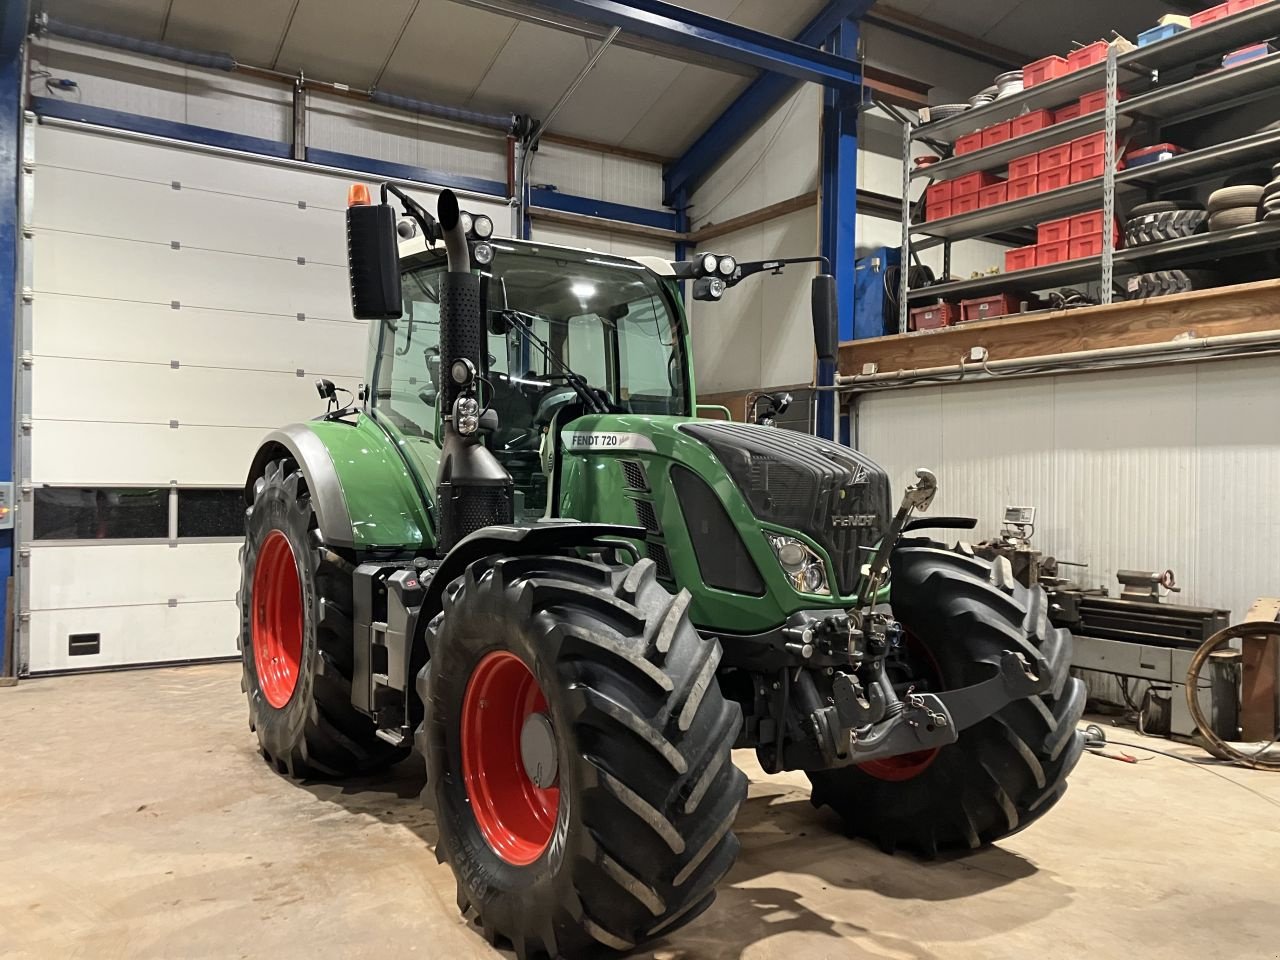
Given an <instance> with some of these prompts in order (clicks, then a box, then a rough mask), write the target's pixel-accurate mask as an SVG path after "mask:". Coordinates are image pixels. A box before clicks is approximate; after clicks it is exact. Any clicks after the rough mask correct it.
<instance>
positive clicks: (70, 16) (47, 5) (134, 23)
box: [32, 0, 169, 40]
mask: <svg viewBox="0 0 1280 960" xmlns="http://www.w3.org/2000/svg"><path fill="white" fill-rule="evenodd" d="M32 7H33V8H35V9H38V10H44V11H45V12H46V13H48V14H49V16H50V17H52V18H53V19H55V20H65V21H67V22H68V23H75V24H80V25H82V26H86V27H97V28H99V29H101V30H109V31H111V32H112V33H123V34H125V35H126V36H131V37H139V38H141V39H143V40H159V39H160V31H161V30H162V29H163V27H164V17H165V11H166V10H167V9H168V7H169V0H44V2H43V3H40V4H32Z"/></svg>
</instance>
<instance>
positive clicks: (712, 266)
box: [702, 253, 720, 274]
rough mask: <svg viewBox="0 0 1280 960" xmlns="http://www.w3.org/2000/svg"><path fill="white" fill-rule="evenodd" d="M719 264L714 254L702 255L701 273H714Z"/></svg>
mask: <svg viewBox="0 0 1280 960" xmlns="http://www.w3.org/2000/svg"><path fill="white" fill-rule="evenodd" d="M719 262H720V261H719V260H717V259H716V255H715V254H714V253H704V254H703V255H702V272H703V273H707V274H711V273H715V272H716V266H717V265H718V264H719Z"/></svg>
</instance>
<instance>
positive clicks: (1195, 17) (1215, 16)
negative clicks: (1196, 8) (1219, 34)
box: [1191, 3, 1231, 29]
mask: <svg viewBox="0 0 1280 960" xmlns="http://www.w3.org/2000/svg"><path fill="white" fill-rule="evenodd" d="M1230 15H1231V9H1230V5H1229V4H1226V3H1220V4H1218V5H1217V6H1216V7H1210V8H1209V9H1208V10H1201V11H1200V12H1199V13H1193V14H1192V15H1191V26H1192V28H1193V29H1194V28H1195V27H1203V26H1205V25H1206V24H1210V23H1213V22H1214V21H1215V20H1221V19H1222V18H1223V17H1229V16H1230Z"/></svg>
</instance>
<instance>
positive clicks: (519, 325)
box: [498, 309, 609, 413]
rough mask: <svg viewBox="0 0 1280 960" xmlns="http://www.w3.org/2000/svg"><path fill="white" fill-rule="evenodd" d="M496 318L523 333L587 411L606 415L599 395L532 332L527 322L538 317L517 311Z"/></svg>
mask: <svg viewBox="0 0 1280 960" xmlns="http://www.w3.org/2000/svg"><path fill="white" fill-rule="evenodd" d="M498 316H500V317H502V319H504V320H506V321H507V322H508V323H509V324H511V325H512V326H513V327H515V328H516V329H517V330H519V331H520V332H521V333H523V334H524V335H525V336H526V337H528V338H529V340H530V341H531V342H532V343H533V344H534V346H536V347H537V348H538V349H539V350H541V351H542V356H543V357H544V358H545V359H546V361H547V363H549V364H551V365H553V366H554V367H555V368H556V369H557V370H558V371H559V372H560V373H561V374H563V375H564V378H565V381H566V382H567V383H568V384H569V386H570V387H572V388H573V392H574V393H576V394H577V395H578V396H579V398H581V400H582V402H583V403H584V404H586V406H587V409H588V410H590V411H591V412H592V413H608V412H609V408H608V406H607V405H606V404H605V402H604V401H603V400H602V399H601V398H600V396H599V394H598V393H597V392H596V391H595V390H594V389H593V388H592V387H591V385H590V384H589V383H587V381H586V380H585V379H584V378H583V377H582V376H581V375H580V374H578V373H575V372H574V370H573V368H572V367H570V366H569V365H568V364H567V363H565V362H564V361H563V360H561V359H560V358H559V357H557V356H556V355H555V354H554V353H552V352H551V348H550V347H549V346H547V344H546V342H545V341H544V340H543V339H542V338H541V337H539V336H538V335H537V334H536V333H534V332H533V325H532V324H531V323H530V322H529V321H531V320H537V319H538V317H535V316H533V315H532V314H529V313H522V312H520V311H519V310H510V309H508V310H500V311H498Z"/></svg>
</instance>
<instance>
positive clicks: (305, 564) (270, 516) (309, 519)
mask: <svg viewBox="0 0 1280 960" xmlns="http://www.w3.org/2000/svg"><path fill="white" fill-rule="evenodd" d="M237 599H238V601H239V606H240V638H239V645H240V656H241V660H242V662H243V665H244V674H243V679H242V680H241V683H240V688H241V689H242V690H243V691H244V692H245V694H246V696H247V697H248V698H249V729H250V730H253V731H255V732H256V733H257V734H258V743H259V745H260V746H261V747H262V755H263V756H264V757H265V758H266V759H267V762H268V763H270V764H271V765H272V766H274V767H275V768H276V770H278V771H279V772H280V773H283V774H287V775H289V776H291V777H298V778H314V779H336V778H341V777H348V776H354V775H357V774H363V773H371V772H373V771H375V770H378V769H380V768H382V767H385V766H388V765H390V764H392V763H395V762H396V761H397V760H400V759H403V758H404V757H405V756H407V755H408V752H409V747H408V746H393V745H392V744H390V743H388V742H386V741H385V740H381V739H379V738H378V736H377V735H376V733H375V728H374V724H373V721H372V720H370V719H369V718H368V717H366V716H364V715H363V714H361V713H359V712H357V711H356V709H355V708H354V707H353V706H352V705H351V669H352V657H353V653H354V651H353V648H352V635H351V630H352V628H351V572H350V569H348V568H347V567H345V566H344V565H343V561H341V560H340V559H339V558H338V557H337V556H336V555H335V554H333V553H332V552H331V551H329V550H327V549H326V548H325V547H324V545H323V544H321V542H320V539H319V531H318V527H317V523H316V514H315V510H314V509H313V508H312V506H311V497H310V496H309V494H308V492H307V488H306V480H305V479H304V478H303V476H302V471H301V470H299V469H298V467H297V466H296V465H295V464H294V463H293V462H292V461H291V460H284V461H279V460H277V461H272V462H271V463H268V464H267V467H266V470H265V472H264V473H263V475H262V477H260V478H259V479H258V481H257V483H256V484H255V485H254V491H253V504H252V506H250V507H249V509H248V510H247V511H246V513H245V542H244V546H243V547H241V548H240V593H239V595H238V597H237Z"/></svg>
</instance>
